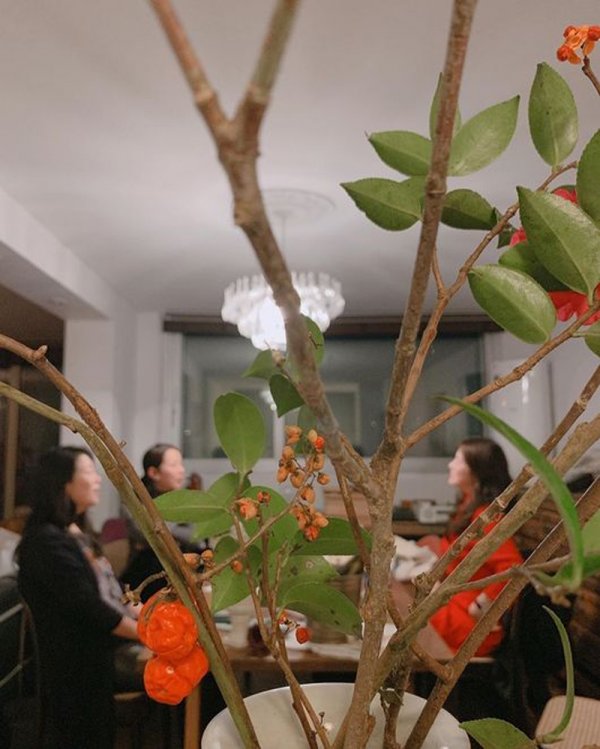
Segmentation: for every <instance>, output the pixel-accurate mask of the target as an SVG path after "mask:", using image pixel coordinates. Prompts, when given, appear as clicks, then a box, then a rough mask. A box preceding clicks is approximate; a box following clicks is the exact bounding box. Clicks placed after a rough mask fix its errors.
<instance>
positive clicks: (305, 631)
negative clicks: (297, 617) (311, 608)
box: [296, 627, 310, 645]
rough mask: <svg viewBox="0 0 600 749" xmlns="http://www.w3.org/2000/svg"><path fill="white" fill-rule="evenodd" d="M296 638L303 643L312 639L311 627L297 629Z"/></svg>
mask: <svg viewBox="0 0 600 749" xmlns="http://www.w3.org/2000/svg"><path fill="white" fill-rule="evenodd" d="M296 640H297V641H298V642H299V643H300V645H303V644H304V643H305V642H308V641H309V640H310V629H309V628H308V627H298V629H297V630H296Z"/></svg>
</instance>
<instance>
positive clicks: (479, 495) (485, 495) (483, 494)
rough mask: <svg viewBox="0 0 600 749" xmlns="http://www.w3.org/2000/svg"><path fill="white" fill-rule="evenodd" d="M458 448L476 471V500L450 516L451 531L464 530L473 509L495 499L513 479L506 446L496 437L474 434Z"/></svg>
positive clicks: (449, 525)
mask: <svg viewBox="0 0 600 749" xmlns="http://www.w3.org/2000/svg"><path fill="white" fill-rule="evenodd" d="M458 449H459V450H460V451H461V452H462V454H463V457H464V459H465V463H466V464H467V465H468V466H469V470H470V471H471V473H472V474H473V478H474V479H475V482H476V486H475V498H474V499H473V501H472V502H470V503H469V504H468V505H467V506H466V507H464V508H462V509H460V510H458V512H456V513H455V514H454V515H453V516H452V517H451V518H450V521H449V523H448V531H450V532H452V533H462V531H463V530H464V529H465V528H466V527H467V526H468V525H469V524H470V522H471V516H472V515H473V512H474V511H475V510H476V509H477V508H478V507H480V506H482V505H488V504H489V503H490V502H492V501H493V500H494V499H495V498H496V497H497V496H498V495H499V494H500V493H501V492H503V491H504V489H506V487H507V486H508V485H509V484H510V483H511V481H512V478H511V475H510V473H509V470H508V461H507V460H506V455H505V454H504V450H503V449H502V448H501V447H500V445H499V444H498V443H497V442H494V440H490V439H487V438H486V437H471V438H469V439H466V440H463V441H462V442H461V443H460V445H459V446H458Z"/></svg>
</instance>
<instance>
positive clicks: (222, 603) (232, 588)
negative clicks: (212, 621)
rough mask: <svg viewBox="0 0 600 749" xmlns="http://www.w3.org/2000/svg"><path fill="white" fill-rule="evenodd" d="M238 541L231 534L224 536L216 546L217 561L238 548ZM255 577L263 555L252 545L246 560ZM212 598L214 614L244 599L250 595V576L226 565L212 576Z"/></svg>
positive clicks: (218, 562)
mask: <svg viewBox="0 0 600 749" xmlns="http://www.w3.org/2000/svg"><path fill="white" fill-rule="evenodd" d="M238 548H239V546H238V544H237V542H236V541H235V540H234V539H233V538H231V537H230V536H225V537H224V538H222V539H221V540H220V541H219V543H218V544H217V545H216V547H215V563H216V564H220V563H221V562H223V561H225V560H226V559H228V558H229V557H231V556H232V554H235V552H236V551H237V550H238ZM246 564H248V566H249V568H250V570H251V571H252V574H253V575H254V577H256V576H257V574H258V571H259V569H260V564H261V555H260V552H259V551H258V550H257V549H254V548H252V547H250V548H249V549H248V556H247V560H246ZM211 584H212V600H211V609H212V611H213V613H214V614H216V613H217V612H218V611H222V610H223V609H226V608H227V607H228V606H233V604H234V603H238V602H239V601H243V600H244V598H247V597H248V596H249V595H250V589H249V587H248V577H247V576H246V574H245V573H244V572H241V573H240V572H234V571H233V570H232V569H231V567H225V569H223V570H222V571H221V572H219V573H218V574H217V575H215V576H214V577H213V578H211Z"/></svg>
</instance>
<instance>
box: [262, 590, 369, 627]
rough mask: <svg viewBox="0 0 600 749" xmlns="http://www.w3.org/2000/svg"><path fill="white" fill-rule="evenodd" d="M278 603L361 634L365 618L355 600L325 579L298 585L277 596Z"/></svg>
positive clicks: (323, 621) (324, 622)
mask: <svg viewBox="0 0 600 749" xmlns="http://www.w3.org/2000/svg"><path fill="white" fill-rule="evenodd" d="M277 604H278V606H281V607H284V608H287V609H291V610H292V611H299V612H300V613H301V614H305V615H306V616H309V617H311V618H312V619H316V620H317V621H318V622H320V623H321V624H327V625H328V626H330V627H332V628H333V629H335V630H337V631H338V632H345V633H346V634H348V635H353V636H355V637H360V636H361V632H362V619H361V617H360V614H359V612H358V609H357V608H356V606H355V605H354V604H353V603H352V601H351V600H350V599H349V598H348V597H347V596H345V595H344V594H343V593H340V591H339V590H336V589H335V588H332V587H331V586H329V585H327V584H326V583H323V582H303V583H299V584H298V585H294V586H292V587H290V588H288V589H287V590H286V591H285V594H284V595H281V592H280V595H279V596H278V597H277Z"/></svg>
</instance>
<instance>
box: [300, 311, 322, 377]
mask: <svg viewBox="0 0 600 749" xmlns="http://www.w3.org/2000/svg"><path fill="white" fill-rule="evenodd" d="M302 317H303V318H304V322H305V323H306V327H307V328H308V335H309V337H310V340H311V343H312V345H313V346H314V350H315V362H316V363H317V367H318V366H319V365H320V364H321V362H322V361H323V357H324V356H325V338H324V337H323V332H322V331H321V328H319V326H318V325H317V323H316V322H315V321H314V320H311V318H310V317H308V316H307V315H302Z"/></svg>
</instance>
